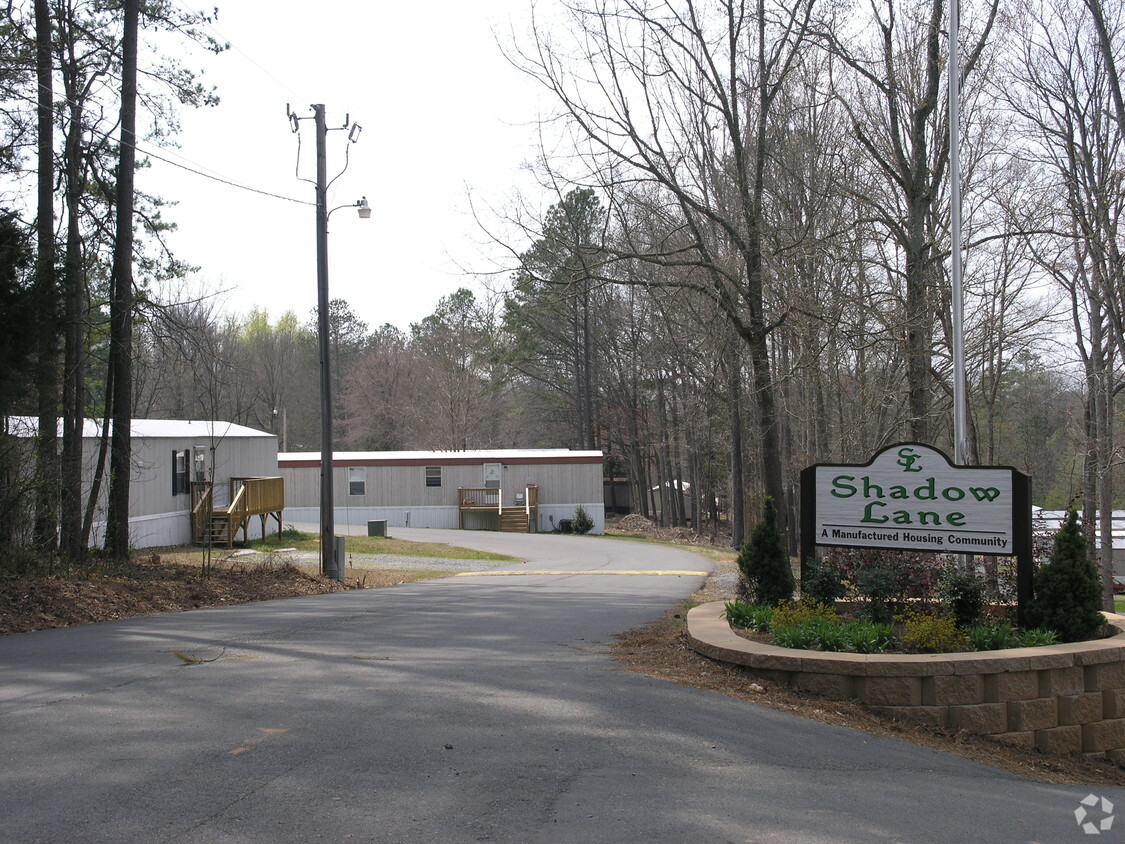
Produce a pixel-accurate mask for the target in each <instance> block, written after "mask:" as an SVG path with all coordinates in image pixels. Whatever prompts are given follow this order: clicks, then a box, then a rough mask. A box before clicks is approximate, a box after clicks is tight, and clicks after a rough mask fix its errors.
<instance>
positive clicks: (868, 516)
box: [860, 501, 887, 525]
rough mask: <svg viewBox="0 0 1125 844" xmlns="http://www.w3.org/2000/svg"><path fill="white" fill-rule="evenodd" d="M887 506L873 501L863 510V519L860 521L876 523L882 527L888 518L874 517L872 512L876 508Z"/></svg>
mask: <svg viewBox="0 0 1125 844" xmlns="http://www.w3.org/2000/svg"><path fill="white" fill-rule="evenodd" d="M886 506H887V505H886V503H885V502H882V501H872V502H871V503H870V504H868V505H867V506H866V507H864V508H863V518H862V519H860V521H861V522H874V523H875V524H880V525H881V524H882V523H883V522H885V521H886V520H887V517H886V516H878V517H876V516H875V515H873V513H872V510H873V509H874V508H875V507H886Z"/></svg>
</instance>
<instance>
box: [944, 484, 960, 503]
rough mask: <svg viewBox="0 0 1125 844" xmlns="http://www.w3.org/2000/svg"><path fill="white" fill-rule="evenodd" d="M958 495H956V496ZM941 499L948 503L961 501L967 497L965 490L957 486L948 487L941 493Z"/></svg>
mask: <svg viewBox="0 0 1125 844" xmlns="http://www.w3.org/2000/svg"><path fill="white" fill-rule="evenodd" d="M954 493H956V495H954ZM941 497H942V498H944V499H945V500H946V501H960V500H961V499H962V498H964V497H965V490H963V489H961V488H960V487H957V486H947V487H946V488H945V489H943V490H942V491H941Z"/></svg>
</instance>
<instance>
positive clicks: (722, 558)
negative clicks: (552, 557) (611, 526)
mask: <svg viewBox="0 0 1125 844" xmlns="http://www.w3.org/2000/svg"><path fill="white" fill-rule="evenodd" d="M602 536H603V538H604V539H625V540H628V541H629V542H647V543H648V544H649V545H667V546H668V547H669V548H679V549H680V550H681V551H691V552H693V553H695V554H698V555H699V556H701V557H706V558H707V559H708V560H712V561H714V562H716V563H725V562H730V561H731V560H734V559H736V558H737V557H738V553H737V552H736V551H734V550H733V549H731V548H721V547H719V546H717V545H696V544H694V543H692V542H674V541H672V540H669V539H653V538H651V537H648V536H636V535H635V534H632V533H610V532H609V531H608V530H607V531H606V532H605V533H604V534H603V535H602Z"/></svg>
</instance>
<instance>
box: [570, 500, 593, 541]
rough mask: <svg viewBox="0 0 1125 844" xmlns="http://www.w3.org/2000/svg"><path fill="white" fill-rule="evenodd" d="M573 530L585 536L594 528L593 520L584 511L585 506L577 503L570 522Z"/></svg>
mask: <svg viewBox="0 0 1125 844" xmlns="http://www.w3.org/2000/svg"><path fill="white" fill-rule="evenodd" d="M570 524H571V527H572V528H573V529H574V532H575V533H577V534H580V535H582V536H585V535H586V534H588V533H589V532H590V531H592V530H593V529H594V520H593V519H591V518H590V514H589V513H587V512H586V508H585V507H583V506H582V505H581V504H579V505H578V506H577V507H575V508H574V518H573V519H572V520H571V522H570Z"/></svg>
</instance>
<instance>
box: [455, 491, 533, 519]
mask: <svg viewBox="0 0 1125 844" xmlns="http://www.w3.org/2000/svg"><path fill="white" fill-rule="evenodd" d="M518 497H519V493H518V492H517V493H516V498H517V500H516V501H515V502H514V503H513V504H512V505H511V506H509V507H508V508H505V507H504V490H502V489H498V488H496V487H459V488H458V489H457V505H458V507H457V509H458V511H459V513H458V516H459V518H458V523H459V524H460V526H461V528H462V529H463V528H464V527H465V514H466V513H495V514H496V515H497V517H499V518H501V519H502V518H503V517H504V512H505V509H508V510H511V509H512V508H513V507H519V508H522V509H523V511H524V513H525V514H526V516H527V524H528V525H529V526H532V525H536V524H537V523H538V521H539V488H538V487H537V486H535V485H534V484H529V485H528V486H526V487H524V490H523V501H522V502H521V501H519V500H518Z"/></svg>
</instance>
